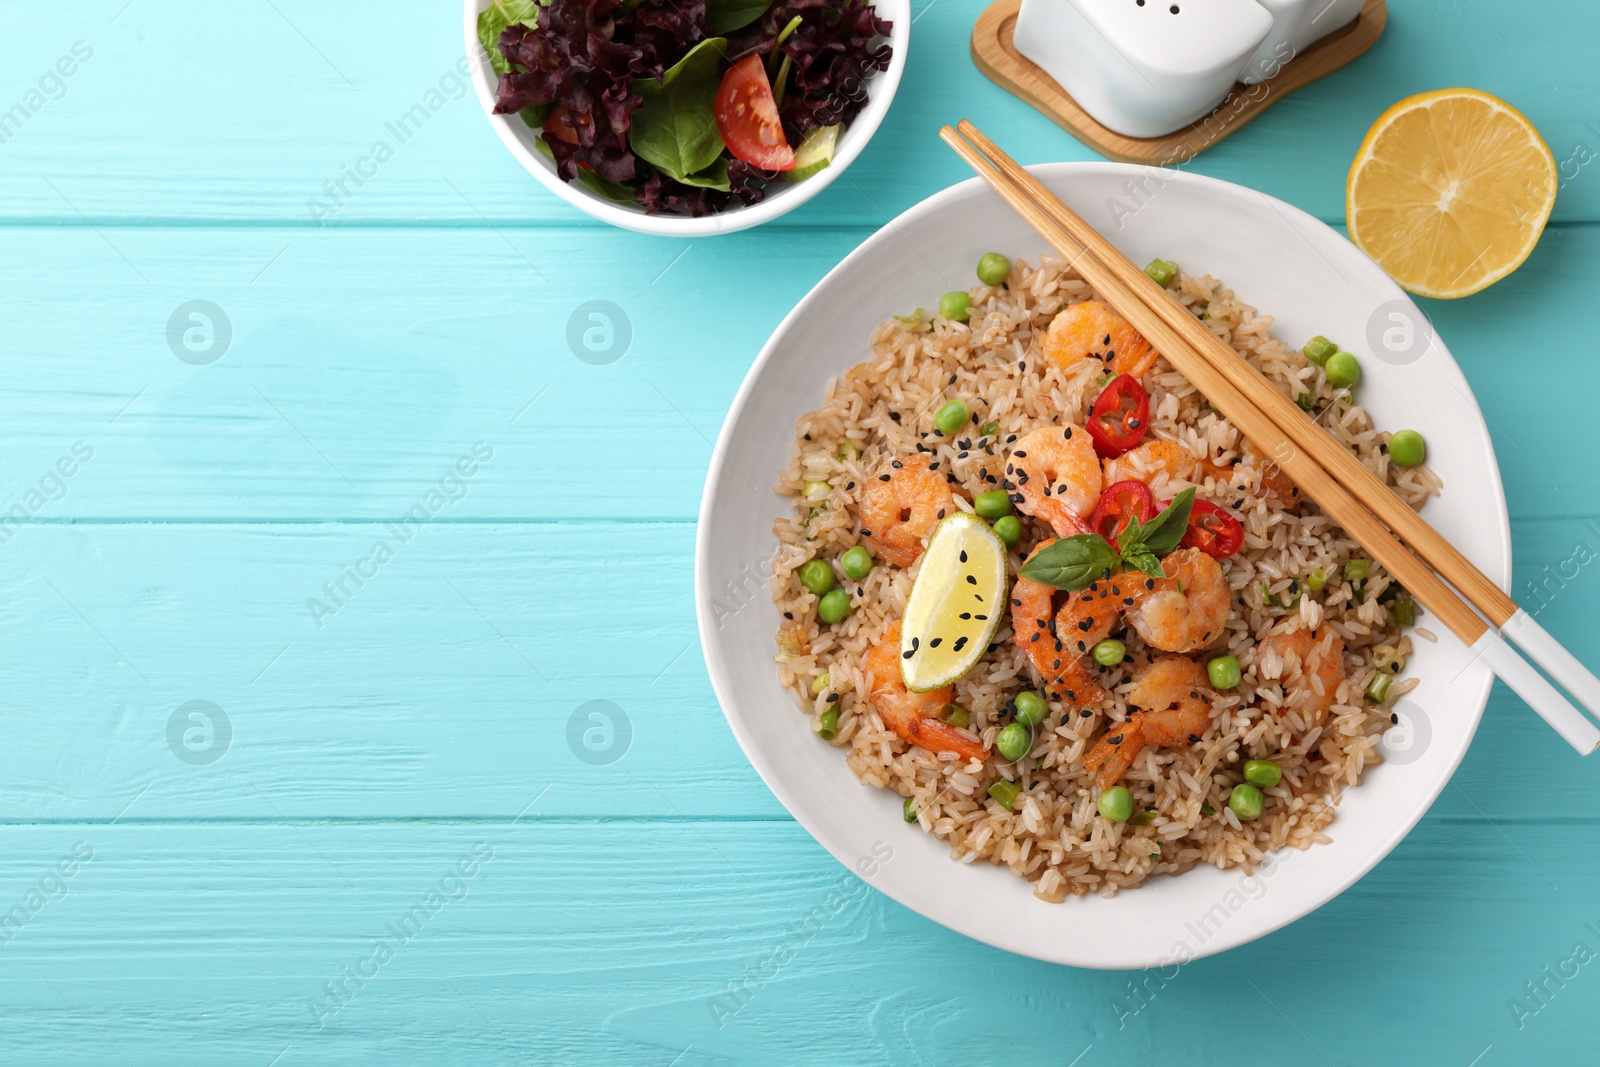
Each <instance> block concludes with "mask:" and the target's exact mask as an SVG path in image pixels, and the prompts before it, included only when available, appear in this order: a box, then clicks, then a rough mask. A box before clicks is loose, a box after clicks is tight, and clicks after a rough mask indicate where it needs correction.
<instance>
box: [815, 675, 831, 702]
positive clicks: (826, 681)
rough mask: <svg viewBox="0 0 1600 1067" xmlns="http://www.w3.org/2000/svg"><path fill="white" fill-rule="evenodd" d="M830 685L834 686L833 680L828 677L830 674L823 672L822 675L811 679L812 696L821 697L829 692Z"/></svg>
mask: <svg viewBox="0 0 1600 1067" xmlns="http://www.w3.org/2000/svg"><path fill="white" fill-rule="evenodd" d="M830 684H832V680H831V679H830V678H829V677H828V672H827V671H823V672H822V673H821V674H819V675H817V676H816V677H815V678H813V679H811V695H812V696H820V695H821V694H822V693H824V692H825V691H827V688H828V686H829V685H830Z"/></svg>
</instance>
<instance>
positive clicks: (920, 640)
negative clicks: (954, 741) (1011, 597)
mask: <svg viewBox="0 0 1600 1067" xmlns="http://www.w3.org/2000/svg"><path fill="white" fill-rule="evenodd" d="M1008 577H1009V574H1008V570H1007V562H1006V546H1005V542H1003V541H1001V540H1000V538H999V536H998V535H997V534H996V533H995V532H994V531H993V530H992V529H990V528H989V524H988V523H986V522H984V521H983V520H982V519H980V518H978V517H977V516H976V515H969V514H967V513H966V512H964V511H958V512H956V513H955V514H954V515H952V516H950V517H949V518H948V519H945V520H944V521H943V522H941V523H939V525H938V526H936V527H935V528H934V531H933V536H932V537H930V538H928V550H927V551H926V552H924V553H923V554H922V569H921V570H919V571H918V572H917V581H916V584H915V585H913V586H912V587H911V598H910V599H909V600H908V601H906V617H905V619H904V621H903V622H902V624H901V628H900V673H901V675H902V676H903V678H904V680H905V683H906V688H907V689H909V690H911V691H912V692H913V693H926V692H928V691H929V690H930V689H940V688H942V687H944V686H947V685H949V684H950V683H951V682H953V681H955V680H956V679H957V678H960V677H961V676H962V675H963V674H966V673H967V672H968V671H970V670H971V669H972V668H973V666H974V665H976V664H977V662H978V660H980V659H982V658H983V654H984V653H985V652H987V651H988V650H989V642H990V641H992V640H994V633H995V631H996V630H997V629H999V628H1000V619H1001V617H1002V616H1003V615H1004V614H1005V610H1006V582H1007V578H1008Z"/></svg>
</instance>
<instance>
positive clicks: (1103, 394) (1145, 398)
mask: <svg viewBox="0 0 1600 1067" xmlns="http://www.w3.org/2000/svg"><path fill="white" fill-rule="evenodd" d="M1149 427H1150V394H1149V393H1147V392H1145V391H1144V386H1142V385H1140V384H1139V379H1137V378H1135V377H1134V376H1133V375H1131V374H1119V375H1117V376H1116V377H1115V378H1113V379H1111V382H1110V384H1109V385H1107V386H1106V387H1105V388H1104V389H1103V390H1101V391H1100V395H1099V396H1097V397H1095V401H1094V405H1093V406H1092V407H1091V408H1090V409H1089V425H1088V430H1089V436H1090V437H1092V438H1094V450H1095V454H1096V455H1098V456H1099V457H1100V458H1101V459H1111V458H1113V457H1115V456H1120V455H1122V454H1123V453H1124V452H1127V451H1129V450H1130V449H1132V448H1133V447H1134V446H1136V445H1137V444H1138V443H1139V442H1140V441H1143V440H1144V435H1145V433H1146V431H1147V430H1148V429H1149Z"/></svg>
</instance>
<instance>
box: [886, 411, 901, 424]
mask: <svg viewBox="0 0 1600 1067" xmlns="http://www.w3.org/2000/svg"><path fill="white" fill-rule="evenodd" d="M889 417H890V418H891V419H893V420H894V421H895V422H899V421H900V413H899V412H898V411H891V412H889Z"/></svg>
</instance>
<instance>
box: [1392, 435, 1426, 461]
mask: <svg viewBox="0 0 1600 1067" xmlns="http://www.w3.org/2000/svg"><path fill="white" fill-rule="evenodd" d="M1427 458H1428V444H1427V442H1426V441H1424V440H1423V439H1422V435H1421V434H1420V433H1418V432H1417V431H1415V430H1401V431H1400V432H1399V433H1397V434H1395V435H1394V436H1392V437H1390V438H1389V459H1390V460H1392V461H1393V462H1394V465H1395V466H1396V467H1418V466H1421V465H1422V461H1423V460H1425V459H1427Z"/></svg>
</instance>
